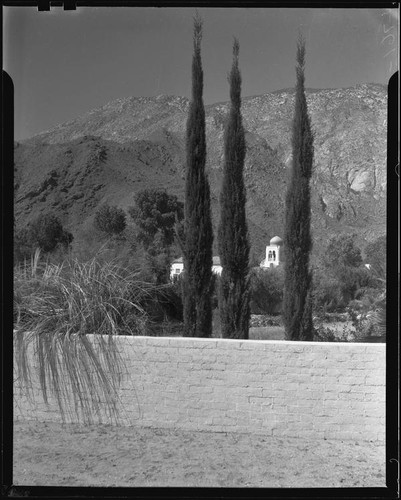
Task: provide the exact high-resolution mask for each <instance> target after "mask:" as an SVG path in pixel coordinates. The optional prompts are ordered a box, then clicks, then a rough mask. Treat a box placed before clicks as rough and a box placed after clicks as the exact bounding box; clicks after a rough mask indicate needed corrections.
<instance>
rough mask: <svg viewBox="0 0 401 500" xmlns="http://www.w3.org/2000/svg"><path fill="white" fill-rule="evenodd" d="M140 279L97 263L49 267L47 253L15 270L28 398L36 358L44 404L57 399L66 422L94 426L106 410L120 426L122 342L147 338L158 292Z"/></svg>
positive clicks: (17, 340) (20, 362)
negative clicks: (151, 301) (150, 306)
mask: <svg viewBox="0 0 401 500" xmlns="http://www.w3.org/2000/svg"><path fill="white" fill-rule="evenodd" d="M137 277H138V273H137V272H130V271H128V270H125V269H121V268H119V267H118V266H116V265H115V264H113V263H112V262H107V263H102V265H100V264H99V262H98V261H97V260H96V259H92V260H90V261H88V262H84V263H82V262H79V261H77V260H70V261H64V262H63V264H59V265H55V264H49V263H44V262H41V261H40V254H39V252H36V253H35V256H34V257H33V258H32V259H31V262H25V263H24V264H23V265H20V266H18V267H16V268H15V272H14V353H15V361H16V363H15V367H16V376H17V377H18V379H19V380H20V383H21V384H22V386H23V387H24V388H26V389H27V394H28V395H30V396H32V393H31V392H30V390H29V388H30V387H31V385H32V384H31V381H32V366H31V364H30V362H29V359H32V358H29V356H28V353H31V355H33V356H34V358H33V359H34V360H35V361H36V362H37V363H35V364H37V366H38V375H39V380H40V386H41V391H42V395H43V398H44V401H45V402H46V403H47V401H48V396H49V393H51V394H52V395H53V396H54V397H55V398H56V400H57V403H58V406H59V410H60V412H61V415H62V417H63V419H64V416H65V412H66V411H68V412H72V413H74V414H75V416H76V417H78V419H81V417H82V418H83V419H84V421H86V422H90V421H92V420H93V416H94V415H99V416H100V405H101V404H102V405H104V403H106V405H105V406H104V408H105V409H106V410H107V412H108V414H109V415H108V416H109V418H111V417H112V418H117V402H118V401H117V389H118V387H119V383H120V381H121V377H122V374H123V369H124V363H123V359H122V357H121V355H120V353H119V351H118V347H117V345H116V342H115V336H116V335H119V334H124V335H143V334H144V333H145V332H146V327H147V314H146V312H145V310H144V309H143V307H142V306H141V303H142V302H143V301H144V300H146V299H147V298H148V297H149V296H151V295H152V293H153V288H154V286H153V285H150V284H147V283H143V282H141V281H139V280H138V278H137ZM88 334H94V335H91V337H88Z"/></svg>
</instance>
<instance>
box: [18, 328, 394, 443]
mask: <svg viewBox="0 0 401 500" xmlns="http://www.w3.org/2000/svg"><path fill="white" fill-rule="evenodd" d="M116 342H117V343H118V346H119V350H120V352H121V354H122V356H123V359H124V362H125V366H126V370H127V375H126V376H125V377H124V380H123V382H122V384H121V388H120V391H119V398H120V404H119V408H120V421H119V425H134V426H135V425H137V426H146V427H167V428H174V429H185V430H197V431H216V432H224V431H232V432H252V433H257V434H264V435H270V436H294V437H298V436H299V437H316V438H326V439H356V440H370V441H377V442H384V439H385V344H362V343H326V342H288V341H263V340H255V341H253V340H247V341H243V340H242V341H241V340H228V339H192V338H191V339H190V338H161V337H117V339H116ZM33 389H34V394H35V396H36V397H35V402H34V403H31V402H29V401H28V400H27V398H26V397H25V396H24V394H23V391H22V392H21V390H20V388H19V387H18V384H15V391H14V403H15V404H14V416H15V418H16V419H31V418H34V419H38V420H42V421H60V419H61V417H60V414H59V411H58V409H57V405H56V404H55V403H54V402H50V404H49V405H45V404H44V402H43V400H42V398H41V393H40V391H39V384H38V381H36V382H34V388H33ZM67 421H74V417H69V418H68V419H67ZM103 422H107V416H106V417H105V416H103ZM110 423H111V422H110Z"/></svg>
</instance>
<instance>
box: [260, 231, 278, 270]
mask: <svg viewBox="0 0 401 500" xmlns="http://www.w3.org/2000/svg"><path fill="white" fill-rule="evenodd" d="M282 246H283V240H282V239H281V238H280V237H279V236H274V238H272V239H271V240H270V244H269V245H267V247H266V258H265V259H263V260H262V262H261V263H260V264H259V265H260V267H261V268H262V269H268V268H270V267H277V266H279V265H280V264H282V260H283V259H282V257H283V255H282V248H281V247H282Z"/></svg>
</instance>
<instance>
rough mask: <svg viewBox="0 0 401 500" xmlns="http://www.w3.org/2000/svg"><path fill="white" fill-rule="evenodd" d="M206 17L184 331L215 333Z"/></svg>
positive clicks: (196, 86) (198, 29)
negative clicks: (207, 166) (205, 81)
mask: <svg viewBox="0 0 401 500" xmlns="http://www.w3.org/2000/svg"><path fill="white" fill-rule="evenodd" d="M201 40H202V20H201V19H200V17H199V16H198V15H197V16H196V17H195V19H194V36H193V43H194V53H193V59H192V100H191V104H190V108H189V116H188V121H187V137H186V155H187V159H186V161H187V164H186V180H185V202H184V217H185V220H184V248H183V257H184V280H183V292H184V293H183V305H184V334H185V335H186V336H187V337H210V336H211V334H212V303H211V295H212V259H213V257H212V243H213V228H212V220H211V213H210V188H209V181H208V178H207V175H206V172H205V163H206V134H205V109H204V105H203V97H202V94H203V70H202V61H201Z"/></svg>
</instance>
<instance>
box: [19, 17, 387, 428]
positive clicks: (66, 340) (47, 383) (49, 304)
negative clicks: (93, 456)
mask: <svg viewBox="0 0 401 500" xmlns="http://www.w3.org/2000/svg"><path fill="white" fill-rule="evenodd" d="M201 40H202V21H201V19H200V18H199V17H196V18H195V20H194V34H193V60H192V100H191V103H190V107H189V114H188V121H187V128H186V171H185V173H186V177H185V197H184V201H183V202H182V201H180V200H179V199H178V197H177V196H174V195H172V194H170V193H167V191H165V190H162V189H146V190H143V191H140V192H139V193H137V194H136V196H135V197H133V203H132V206H131V207H129V208H128V210H127V212H126V211H125V210H124V209H123V208H121V207H118V206H112V205H108V204H103V205H101V206H100V207H99V208H98V209H97V210H96V211H95V213H94V214H93V221H92V226H91V227H86V228H84V229H83V230H82V234H76V235H75V234H74V235H73V234H72V233H71V232H70V231H68V230H67V229H66V228H64V227H63V224H62V222H61V220H60V219H59V218H58V217H57V215H55V214H54V213H50V212H49V213H44V214H42V215H40V216H39V217H38V218H37V219H35V220H34V221H33V222H32V223H31V224H29V225H28V226H27V227H17V226H15V228H14V229H15V234H14V266H15V267H14V311H13V314H14V327H15V330H14V341H15V355H16V360H17V363H16V376H17V377H20V378H21V379H22V380H23V381H24V383H25V385H26V386H27V387H29V381H30V376H31V375H30V369H31V367H30V366H29V363H28V362H27V359H28V357H27V356H28V350H29V349H30V348H31V347H34V348H35V349H36V352H37V356H38V359H39V367H40V380H41V386H42V391H43V394H44V397H45V399H46V398H47V395H48V393H49V391H50V392H51V393H53V394H54V395H55V396H56V398H57V400H58V401H59V405H60V410H61V412H62V413H63V412H64V410H65V408H66V406H65V401H69V402H70V403H71V405H72V407H74V408H75V410H76V412H77V413H78V414H80V415H81V416H83V417H84V418H85V419H87V420H90V418H91V412H92V411H96V405H97V404H99V402H100V401H104V400H106V402H107V403H108V407H109V410H110V414H111V415H114V416H115V411H116V406H115V405H116V400H115V397H116V387H117V386H118V382H119V377H120V376H121V373H122V371H123V366H122V362H121V358H120V357H119V354H118V351H117V349H116V346H115V342H114V339H115V336H117V335H181V336H187V337H212V336H214V337H232V338H241V339H248V338H271V337H269V334H273V335H274V337H273V338H282V339H284V338H285V339H287V340H319V341H361V340H385V322H386V316H385V307H386V290H385V276H386V273H385V271H386V269H385V266H386V264H385V254H386V241H385V238H383V237H381V238H379V239H377V240H375V241H373V242H371V243H370V244H369V245H367V247H366V249H365V254H366V255H365V256H364V257H363V255H362V251H361V249H360V248H359V247H358V246H357V244H356V238H355V236H353V235H350V234H342V235H339V236H335V237H333V238H331V239H330V240H329V242H328V244H327V248H326V249H325V250H326V251H325V252H324V254H323V257H322V258H321V259H320V260H318V261H317V263H315V262H314V265H313V267H312V266H311V264H310V260H311V259H310V254H311V250H312V234H311V230H310V221H311V208H310V179H311V172H312V164H313V154H314V150H313V133H312V127H311V122H310V118H309V115H308V111H307V105H306V98H305V89H304V78H305V77H304V68H305V44H304V41H303V40H302V39H301V40H300V41H299V44H298V49H297V85H296V100H295V112H294V119H293V160H292V169H291V176H290V179H289V184H288V192H287V199H286V209H285V211H286V227H285V235H284V249H285V253H286V260H285V264H284V265H283V266H280V267H279V268H276V269H267V270H262V269H260V268H258V267H254V268H251V267H250V265H249V253H250V244H249V241H248V227H247V219H246V213H245V202H246V190H245V183H244V179H243V169H244V161H245V154H246V147H245V135H244V134H245V132H244V128H243V125H242V117H241V75H240V71H239V65H238V64H239V43H238V41H237V40H235V42H234V47H233V64H232V69H231V72H230V74H229V85H230V98H231V106H230V108H229V112H228V116H227V119H226V121H225V129H224V161H223V169H224V176H223V184H222V189H221V194H220V205H221V219H220V221H219V227H218V246H219V253H220V258H221V262H222V266H223V272H222V275H221V277H216V276H214V275H213V274H212V244H213V236H214V235H213V227H212V220H211V208H210V204H211V201H210V187H209V180H208V176H207V174H206V171H205V162H206V138H205V110H204V105H203V70H202V61H201ZM267 168H268V167H267ZM180 255H182V256H183V261H184V273H183V275H182V276H181V277H180V278H179V279H177V280H175V281H171V280H170V265H171V261H172V260H173V259H174V258H176V257H178V256H180ZM365 264H369V266H368V267H367V266H366V265H365ZM331 320H337V321H335V322H336V323H340V322H341V321H342V323H343V327H340V328H334V327H331V326H330V321H331ZM339 320H341V321H339ZM344 320H347V321H348V323H347V324H345V323H344ZM88 334H96V335H95V336H94V337H95V339H96V340H95V341H94V343H93V342H92V341H89V340H88V337H87V336H88ZM99 381H100V384H98V382H99ZM68 387H73V389H74V390H73V391H72V393H73V396H71V394H70V393H69V391H68ZM88 394H89V395H90V397H89V398H88V397H87V396H88ZM71 397H73V400H71ZM89 401H91V403H89Z"/></svg>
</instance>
